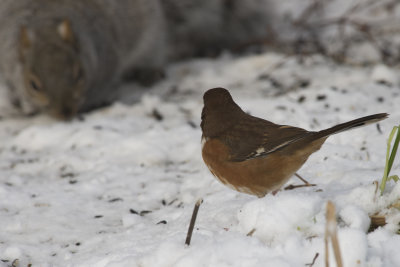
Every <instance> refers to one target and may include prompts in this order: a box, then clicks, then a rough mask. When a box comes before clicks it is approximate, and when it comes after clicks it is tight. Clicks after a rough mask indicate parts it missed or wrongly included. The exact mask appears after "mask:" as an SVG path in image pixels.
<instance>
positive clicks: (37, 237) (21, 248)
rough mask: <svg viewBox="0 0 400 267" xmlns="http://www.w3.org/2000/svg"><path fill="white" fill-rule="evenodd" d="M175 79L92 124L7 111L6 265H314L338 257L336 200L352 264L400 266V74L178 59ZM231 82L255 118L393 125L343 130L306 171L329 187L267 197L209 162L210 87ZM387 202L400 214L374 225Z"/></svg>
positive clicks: (2, 132) (2, 146) (1, 186)
mask: <svg viewBox="0 0 400 267" xmlns="http://www.w3.org/2000/svg"><path fill="white" fill-rule="evenodd" d="M169 77H170V78H169V79H168V80H166V81H164V82H162V83H160V84H158V85H157V86H156V87H154V88H152V89H151V90H150V91H149V93H148V94H145V95H143V97H142V99H141V101H140V102H139V103H137V104H135V105H131V106H126V105H123V104H115V105H113V106H112V107H109V108H105V109H102V110H98V111H95V112H92V113H91V114H88V115H86V116H85V117H84V120H75V121H72V122H69V123H68V122H58V121H54V120H52V119H50V118H48V117H46V116H44V115H42V116H38V117H34V118H17V117H13V118H3V119H1V120H0V158H1V161H0V229H1V230H0V259H1V261H0V266H10V265H11V264H12V262H13V261H14V260H15V259H19V263H17V262H15V263H14V264H15V265H17V264H19V266H27V265H28V264H32V266H119V267H120V266H138V267H139V266H140V267H150V266H152V267H164V266H165V267H166V266H180V267H195V266H218V267H223V266H276V267H279V266H306V264H310V263H311V262H312V260H313V258H314V256H315V255H316V253H319V257H318V258H317V259H316V261H315V264H314V266H324V260H325V256H324V244H323V237H324V229H325V205H326V202H327V200H331V201H333V202H334V204H335V205H336V209H337V213H338V222H339V230H338V232H339V241H340V246H341V250H342V257H343V260H344V263H345V266H370V267H372V266H374V267H379V266H385V267H390V266H400V254H399V253H398V247H399V246H400V236H399V235H397V234H396V231H397V230H398V229H399V225H398V224H399V221H400V212H399V211H398V210H397V209H395V208H389V206H390V205H391V204H393V203H396V202H398V201H399V199H400V197H399V196H400V184H399V185H397V186H395V184H394V183H393V182H391V183H390V184H389V185H388V187H387V189H386V191H385V194H384V195H383V196H382V197H381V196H379V195H376V194H375V185H374V184H373V181H375V180H380V179H381V177H382V174H383V167H384V160H385V149H386V138H387V136H388V134H389V132H390V130H391V129H392V127H393V126H394V125H398V124H399V122H400V109H399V108H398V105H399V103H400V88H399V80H398V77H400V75H396V72H395V70H390V69H386V68H385V67H383V66H378V67H371V68H368V67H357V66H354V67H349V66H347V67H343V66H337V65H335V64H333V63H330V62H329V61H328V60H325V59H323V58H319V57H310V58H304V60H303V62H299V61H298V60H297V59H296V58H293V57H284V56H281V55H276V54H264V55H260V56H250V57H241V58H238V59H232V58H231V57H229V56H223V57H221V58H219V59H218V60H197V61H193V62H188V63H183V64H178V65H175V66H173V67H171V68H170V69H169ZM217 86H223V87H226V88H228V89H230V91H231V93H232V95H233V98H234V99H235V100H236V102H237V103H238V104H239V105H240V106H242V107H243V109H245V110H246V111H249V112H250V113H251V114H253V115H256V116H260V117H264V118H267V119H269V120H271V121H274V122H276V123H279V124H290V125H295V126H299V127H304V128H307V129H311V130H318V129H323V128H326V127H329V126H332V125H334V124H336V123H339V122H344V121H346V120H350V119H354V118H357V117H360V116H364V115H369V114H373V113H378V112H388V113H390V114H391V115H390V117H389V119H387V120H385V121H382V122H381V123H379V125H380V129H381V131H382V133H381V132H379V131H378V128H377V126H376V125H370V126H367V127H364V128H359V129H356V130H353V131H349V132H345V133H341V134H339V135H336V136H333V137H331V138H329V139H328V140H327V142H326V144H325V145H324V146H323V148H322V149H321V150H320V151H319V152H318V153H316V154H314V155H312V156H311V157H310V159H309V160H308V162H307V163H306V164H305V165H304V167H303V168H302V169H301V170H300V171H299V173H300V174H301V175H302V176H303V177H305V178H307V179H308V180H309V181H310V182H312V183H316V184H317V186H316V187H313V188H299V189H295V190H292V191H281V192H279V193H278V194H277V195H275V196H272V195H267V196H266V197H264V198H261V199H258V198H256V197H254V196H250V195H245V194H241V193H237V192H235V191H232V190H231V189H229V188H227V187H225V186H223V185H221V184H220V183H219V182H218V181H217V180H215V179H214V178H213V176H212V175H211V174H210V173H209V171H208V170H207V168H206V167H205V165H204V163H203V162H202V159H201V153H200V136H201V130H200V128H199V123H200V113H201V109H202V94H203V92H204V91H205V90H207V89H209V88H212V87H217ZM2 101H3V100H2ZM3 105H5V103H3ZM392 172H393V173H397V174H399V173H400V166H399V160H397V161H396V164H395V165H394V168H393V170H392ZM299 182H300V181H299V180H297V179H295V178H293V179H292V180H291V181H289V183H292V184H293V183H294V184H299ZM200 197H202V198H203V199H204V203H203V204H202V206H201V208H200V211H199V215H198V220H197V223H196V227H195V231H194V233H193V238H192V243H191V245H190V246H189V247H187V246H185V245H184V241H185V237H186V232H187V228H188V224H189V220H190V216H191V213H192V210H193V205H194V203H195V202H196V200H197V199H198V198H200ZM378 212H379V213H380V214H386V216H387V222H388V224H387V225H386V226H384V227H382V228H378V229H377V230H375V231H374V232H371V233H367V229H368V227H369V217H368V215H372V214H375V213H378ZM252 229H255V232H254V233H253V235H252V236H247V233H249V232H250V231H251V230H252ZM330 254H331V255H332V253H330ZM331 266H335V265H334V260H333V258H332V259H331Z"/></svg>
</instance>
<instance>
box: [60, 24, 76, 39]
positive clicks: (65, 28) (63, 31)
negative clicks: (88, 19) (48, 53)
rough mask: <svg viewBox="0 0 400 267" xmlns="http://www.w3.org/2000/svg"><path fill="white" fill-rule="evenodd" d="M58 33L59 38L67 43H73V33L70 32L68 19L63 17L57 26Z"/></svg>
mask: <svg viewBox="0 0 400 267" xmlns="http://www.w3.org/2000/svg"><path fill="white" fill-rule="evenodd" d="M57 31H58V34H59V35H60V36H61V38H62V39H63V40H64V41H66V42H69V43H74V42H75V38H74V33H73V32H72V27H71V22H70V21H69V20H68V19H64V20H63V21H62V22H61V23H60V24H59V25H58V28H57Z"/></svg>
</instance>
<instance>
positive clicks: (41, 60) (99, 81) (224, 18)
mask: <svg viewBox="0 0 400 267" xmlns="http://www.w3.org/2000/svg"><path fill="white" fill-rule="evenodd" d="M244 2H245V3H244ZM260 3H263V0H261V2H260V0H249V1H240V0H209V1H208V0H205V1H203V0H202V1H197V0H162V1H158V0H114V1H110V0H85V1H71V0H35V1H32V0H18V1H16V0H1V1H0V40H1V42H0V76H1V78H2V81H3V82H4V83H5V85H6V87H7V88H8V90H9V94H10V98H11V99H12V101H13V103H14V104H15V106H18V107H19V108H20V109H21V110H22V111H23V113H25V114H34V113H37V112H47V113H49V114H51V115H53V116H55V117H57V118H62V119H70V118H72V117H74V116H75V115H77V114H79V113H82V112H85V111H89V110H91V109H94V108H97V107H100V106H103V105H106V104H109V103H111V102H112V101H114V100H115V99H116V98H117V87H118V86H119V85H120V84H121V81H122V80H123V79H124V78H128V79H134V80H136V81H137V82H139V83H141V84H144V85H148V84H151V83H152V82H155V81H157V80H159V79H160V78H161V77H162V70H163V68H164V67H165V64H166V63H167V62H170V61H173V60H178V59H182V58H187V57H190V56H197V55H207V53H209V52H210V51H211V52H214V51H220V50H221V49H223V48H231V47H234V46H235V45H239V44H240V43H241V42H245V41H246V40H249V39H251V38H259V37H260V36H262V35H263V34H265V28H264V27H265V25H266V21H267V19H266V18H267V16H266V14H265V12H264V8H260Z"/></svg>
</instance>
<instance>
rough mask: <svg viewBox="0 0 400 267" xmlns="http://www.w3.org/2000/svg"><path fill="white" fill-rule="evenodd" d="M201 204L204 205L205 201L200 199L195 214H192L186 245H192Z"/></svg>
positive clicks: (195, 207)
mask: <svg viewBox="0 0 400 267" xmlns="http://www.w3.org/2000/svg"><path fill="white" fill-rule="evenodd" d="M201 203H203V199H202V198H200V199H199V200H197V202H196V204H195V205H194V209H193V213H192V218H191V219H190V224H189V229H188V232H187V235H186V241H185V245H188V246H189V245H190V240H191V239H192V233H193V229H194V224H195V223H196V218H197V213H198V212H199V208H200V205H201Z"/></svg>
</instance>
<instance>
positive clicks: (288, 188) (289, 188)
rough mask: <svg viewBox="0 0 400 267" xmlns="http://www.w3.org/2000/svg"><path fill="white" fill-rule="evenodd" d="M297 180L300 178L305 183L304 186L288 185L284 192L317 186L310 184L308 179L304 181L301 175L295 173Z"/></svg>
mask: <svg viewBox="0 0 400 267" xmlns="http://www.w3.org/2000/svg"><path fill="white" fill-rule="evenodd" d="M294 175H295V176H296V177H297V178H299V179H300V180H302V181H303V183H304V184H300V185H292V184H291V185H288V186H286V187H285V188H284V190H292V189H295V188H299V187H307V186H316V184H310V183H309V182H307V180H306V179H304V178H303V177H301V176H300V175H299V174H297V173H295V174H294Z"/></svg>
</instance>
